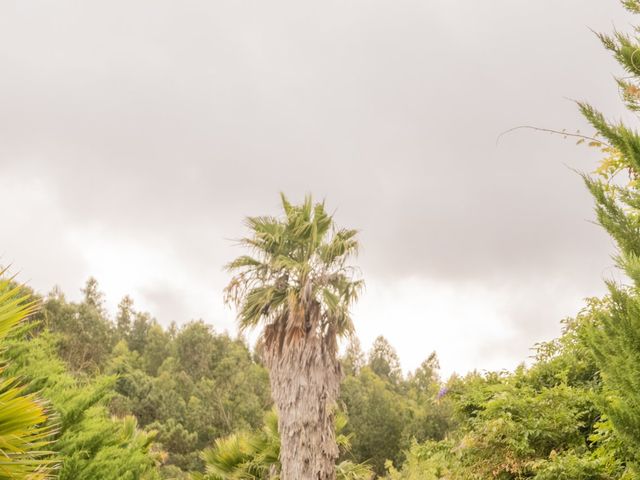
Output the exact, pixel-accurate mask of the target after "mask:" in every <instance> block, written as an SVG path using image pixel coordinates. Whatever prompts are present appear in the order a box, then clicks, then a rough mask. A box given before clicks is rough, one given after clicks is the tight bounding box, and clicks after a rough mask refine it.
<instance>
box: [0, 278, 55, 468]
mask: <svg viewBox="0 0 640 480" xmlns="http://www.w3.org/2000/svg"><path fill="white" fill-rule="evenodd" d="M5 273H6V270H0V345H1V344H2V342H3V341H4V340H5V339H6V338H7V336H8V335H10V334H11V333H12V332H14V331H15V329H16V328H17V327H18V325H19V324H20V323H21V322H22V321H23V320H25V319H26V318H27V317H29V316H30V315H31V314H33V313H34V312H35V311H36V309H37V304H36V303H35V302H33V301H30V300H29V297H28V296H27V295H26V294H25V293H24V290H23V289H22V288H21V287H19V286H16V285H15V284H13V282H12V281H11V279H8V278H6V277H4V275H5ZM25 389H26V387H25V386H23V385H21V384H20V383H19V381H18V379H16V378H14V377H0V480H14V479H21V480H24V479H28V480H44V479H48V478H53V477H52V474H53V472H54V470H55V466H56V465H55V461H54V460H53V459H52V457H51V454H50V452H48V451H46V447H47V445H48V444H49V443H50V438H51V436H52V434H53V428H52V427H51V426H50V425H48V424H47V411H46V408H45V406H44V404H43V402H42V401H41V400H39V399H38V398H37V397H36V395H35V394H33V393H26V392H25Z"/></svg>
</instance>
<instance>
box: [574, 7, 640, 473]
mask: <svg viewBox="0 0 640 480" xmlns="http://www.w3.org/2000/svg"><path fill="white" fill-rule="evenodd" d="M622 3H623V5H624V6H625V7H626V8H627V9H628V10H629V11H631V12H633V13H636V14H638V13H640V2H638V1H637V0H627V1H623V2H622ZM638 32H639V30H637V29H636V32H635V33H636V34H635V35H626V34H623V33H620V32H615V34H614V35H599V38H600V39H601V41H602V43H603V45H604V46H605V48H607V49H608V50H610V51H611V52H613V55H614V57H615V59H616V60H617V61H618V63H619V64H620V65H621V66H622V67H623V68H624V70H625V71H626V72H627V74H628V75H627V76H625V77H624V78H619V79H618V80H617V84H618V86H619V88H620V90H621V94H622V95H621V96H622V98H623V100H624V101H625V103H626V106H627V108H628V109H630V110H631V111H638V110H640V37H638ZM579 107H580V110H581V112H582V114H583V115H584V116H585V117H586V119H587V120H588V121H589V122H590V123H591V125H592V126H593V127H594V128H595V129H596V130H597V132H598V134H599V135H600V136H601V137H602V138H603V139H604V140H605V141H606V142H607V143H609V145H610V146H611V148H612V152H610V153H612V155H609V156H608V157H607V158H605V160H604V161H603V163H606V162H609V163H610V160H611V158H614V159H615V163H616V168H608V166H607V168H602V167H601V168H599V169H598V170H597V171H596V173H597V175H595V176H593V175H592V176H588V175H585V176H584V180H585V183H586V185H587V188H588V189H589V191H590V192H591V194H592V195H593V197H594V199H595V205H596V206H595V209H596V216H597V219H598V222H599V224H600V225H602V227H604V229H605V230H606V231H607V232H608V233H609V234H610V235H611V237H612V238H613V239H614V240H615V242H616V245H617V254H616V256H615V261H616V264H617V266H618V267H619V268H620V269H621V270H622V271H623V272H624V273H625V274H626V276H627V277H628V278H629V279H630V280H631V284H630V285H620V284H618V283H616V282H614V281H608V282H607V287H608V290H609V296H608V298H607V299H606V300H605V301H604V302H602V304H600V305H598V306H597V308H592V319H593V321H592V323H591V325H590V326H589V328H587V329H586V330H585V339H586V341H587V344H588V345H589V347H590V349H591V351H592V353H593V355H594V357H595V359H596V361H597V364H598V367H599V369H600V371H601V375H602V379H603V384H604V401H603V410H604V412H605V413H606V415H607V417H608V418H609V419H610V421H611V423H612V425H613V427H614V430H615V431H616V433H617V434H619V435H620V436H621V437H622V439H623V440H624V442H625V443H626V444H627V445H628V446H629V451H631V452H640V368H639V367H638V366H639V365H640V183H638V179H639V178H640V136H639V135H638V133H637V131H636V130H635V128H632V127H629V126H627V125H625V124H623V123H621V122H611V121H608V120H607V119H606V118H605V117H604V115H603V114H602V113H600V112H599V111H598V110H596V109H595V108H593V107H592V106H591V105H589V104H586V103H580V104H579ZM632 456H635V458H632V459H630V462H631V463H637V462H640V454H633V455H632Z"/></svg>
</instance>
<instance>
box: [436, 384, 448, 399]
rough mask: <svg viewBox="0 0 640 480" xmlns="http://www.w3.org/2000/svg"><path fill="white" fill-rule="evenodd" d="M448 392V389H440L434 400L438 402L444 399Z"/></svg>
mask: <svg viewBox="0 0 640 480" xmlns="http://www.w3.org/2000/svg"><path fill="white" fill-rule="evenodd" d="M448 391H449V389H448V388H447V387H442V388H441V389H440V391H439V392H438V395H437V396H436V398H437V399H438V400H440V399H441V398H442V397H444V396H445V395H446V394H447V392H448Z"/></svg>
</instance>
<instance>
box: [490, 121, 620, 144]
mask: <svg viewBox="0 0 640 480" xmlns="http://www.w3.org/2000/svg"><path fill="white" fill-rule="evenodd" d="M521 129H529V130H536V131H538V132H547V133H555V134H556V135H562V136H564V137H575V138H581V139H582V140H591V141H592V142H598V143H600V144H602V145H604V146H607V147H611V145H609V144H608V143H607V142H604V141H602V140H601V139H599V138H595V137H590V136H588V135H582V134H580V133H570V132H562V131H560V130H554V129H552V128H542V127H534V126H533V125H519V126H517V127H513V128H510V129H509V130H505V131H504V132H502V133H501V134H500V135H498V138H496V146H497V145H498V143H499V142H500V139H501V138H502V136H503V135H506V134H507V133H511V132H514V131H516V130H521Z"/></svg>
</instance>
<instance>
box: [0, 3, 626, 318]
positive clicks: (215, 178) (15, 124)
mask: <svg viewBox="0 0 640 480" xmlns="http://www.w3.org/2000/svg"><path fill="white" fill-rule="evenodd" d="M611 21H615V22H616V23H618V24H619V25H620V26H621V27H623V28H624V26H625V22H626V21H627V20H626V17H625V16H624V14H623V12H622V10H621V7H620V6H619V5H618V3H617V2H615V1H611V2H583V1H578V0H570V1H569V0H567V1H564V2H560V3H558V2H550V1H549V2H545V1H541V2H529V1H524V0H518V1H514V0H509V1H507V0H495V1H489V0H484V1H477V0H473V1H472V0H468V1H462V0H447V1H444V0H438V1H426V0H422V1H415V0H407V1H400V2H395V1H394V2H392V1H379V0H376V1H369V0H367V1H365V0H353V1H349V2H343V1H337V0H336V1H333V0H332V1H326V2H319V3H316V4H312V3H308V2H298V1H288V0H287V1H285V0H279V1H275V2H260V1H249V2H237V1H196V0H191V1H184V2H171V1H126V2H125V1H112V2H106V3H105V2H69V1H58V2H45V1H32V2H5V3H2V4H0V68H1V69H2V74H1V75H0V174H2V175H8V172H10V173H11V174H12V175H22V177H23V178H27V177H29V176H37V177H38V178H41V179H43V181H46V182H47V183H48V185H49V187H48V188H50V189H51V191H52V195H53V196H55V197H56V198H57V201H58V203H57V205H58V206H59V208H60V210H61V211H62V212H64V220H63V221H64V222H67V225H66V226H67V227H69V228H70V227H71V226H75V227H82V226H83V225H86V224H87V223H88V222H94V223H97V224H101V225H103V226H105V228H107V229H109V230H113V231H119V232H127V233H126V234H127V235H130V236H131V238H132V239H139V238H153V237H157V238H163V239H164V240H167V241H170V242H172V243H173V245H174V251H175V252H177V253H176V254H177V255H179V256H180V259H181V261H182V262H183V263H184V264H185V265H189V268H191V269H192V271H193V272H194V276H196V277H198V278H203V277H204V276H210V275H211V271H218V272H219V269H220V268H221V266H222V265H223V264H224V263H225V262H226V261H227V260H228V259H229V258H230V257H231V256H232V255H234V253H235V252H234V250H233V248H232V246H231V244H230V242H228V241H227V239H229V238H236V237H238V236H240V235H241V234H242V227H241V218H242V217H243V216H245V215H249V214H261V213H268V212H275V211H276V209H277V195H276V194H277V192H278V191H280V190H282V191H285V192H287V193H289V194H290V195H291V196H292V197H294V198H300V197H301V196H302V195H303V194H304V193H306V192H313V193H314V194H315V195H316V196H317V197H326V198H327V200H328V203H329V206H330V207H331V208H336V211H337V213H336V215H337V219H338V220H339V221H340V222H341V223H343V224H347V225H350V226H355V227H358V228H360V229H361V230H362V241H363V245H364V249H363V255H362V258H361V264H362V266H363V269H364V271H365V274H367V275H372V276H375V277H385V278H394V277H401V276H406V275H421V276H429V277H434V278H443V279H447V280H451V279H454V280H459V281H476V282H493V283H495V284H496V285H503V284H510V283H512V284H518V282H524V281H526V280H523V279H526V278H529V277H532V278H536V279H544V278H552V279H555V278H563V279H567V281H570V282H574V283H575V284H576V285H579V286H580V287H579V288H582V290H583V291H585V292H590V291H592V290H594V289H595V288H596V287H595V285H596V284H598V285H599V282H600V278H599V277H600V276H601V273H602V271H603V269H604V268H606V267H607V266H608V265H610V263H611V262H610V260H609V258H608V254H609V253H610V252H611V251H612V246H611V243H610V241H609V240H608V239H607V238H606V236H605V235H604V234H603V233H602V232H600V231H599V230H598V229H597V228H596V227H594V226H593V225H591V224H590V223H589V222H588V221H587V220H589V219H591V218H592V217H593V215H592V208H591V200H590V198H589V196H588V195H587V193H586V192H585V191H584V188H583V186H582V184H581V181H580V179H579V177H578V176H577V175H575V174H574V173H573V172H572V171H571V170H569V169H568V168H567V167H566V166H565V165H568V166H570V167H573V168H578V169H581V170H589V169H590V168H591V167H592V166H593V160H594V156H593V153H592V152H588V151H586V150H585V149H580V148H577V147H575V146H574V145H572V144H571V142H563V141H562V140H561V139H559V138H555V137H550V136H548V135H543V134H537V133H533V132H527V131H519V132H514V133H512V134H510V135H508V136H506V137H503V138H502V140H501V141H500V143H499V144H498V145H496V138H497V136H498V134H499V133H500V132H502V131H504V130H506V129H508V128H510V127H512V126H515V125H520V124H533V125H541V126H546V127H552V128H559V129H561V128H569V129H571V128H581V129H583V130H584V129H586V125H585V124H584V122H583V121H582V120H581V119H580V118H579V115H578V113H577V110H576V108H575V106H574V105H573V104H572V103H571V102H570V101H568V100H566V97H573V98H580V99H583V98H586V99H589V100H591V101H592V102H593V103H594V104H596V105H598V106H600V107H602V108H603V109H604V110H605V111H606V112H607V113H609V114H611V115H614V116H615V115H620V111H621V108H620V102H619V98H618V96H617V92H616V90H615V86H614V84H613V82H612V80H611V74H612V73H614V72H617V69H616V66H615V64H614V62H612V61H611V60H610V59H609V57H608V55H607V53H606V52H605V51H604V50H603V49H602V48H601V47H600V45H599V44H598V42H597V41H596V39H595V38H594V36H593V35H592V34H591V32H589V31H588V29H587V28H586V27H587V26H588V27H591V28H594V29H596V30H603V31H609V30H611ZM42 207H43V209H44V210H46V208H47V206H46V205H42ZM61 221H62V220H61ZM65 228H66V227H65V226H64V225H60V226H59V231H58V233H55V234H54V236H56V235H57V236H60V235H62V233H60V232H62V231H64V229H65ZM0 240H2V243H3V244H5V245H10V246H12V245H14V243H11V242H9V241H8V239H7V238H6V233H3V234H2V236H0ZM41 241H42V240H41V239H39V238H34V239H32V240H31V242H32V244H33V245H36V244H37V243H38V242H41ZM55 244H56V243H55V241H54V243H53V244H52V249H55ZM15 248H18V249H19V248H20V247H19V246H15ZM59 255H60V256H62V257H64V256H69V253H68V252H66V251H65V250H64V249H63V248H62V247H61V250H60V251H59ZM45 265H46V262H45ZM41 268H48V267H46V266H45V267H41ZM55 274H56V275H61V276H64V275H67V274H68V273H65V272H60V271H56V272H55ZM218 275H221V274H219V273H218ZM47 278H49V277H47ZM218 283H222V282H218ZM162 307H163V308H165V307H166V308H168V309H173V310H176V312H177V310H179V309H180V308H181V307H179V306H176V307H175V308H174V307H171V306H170V305H169V306H167V305H164V304H163V305H162ZM176 315H177V313H176ZM516 317H517V316H516ZM516 317H514V318H516ZM515 321H516V322H517V321H518V320H515ZM554 321H555V320H554Z"/></svg>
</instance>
